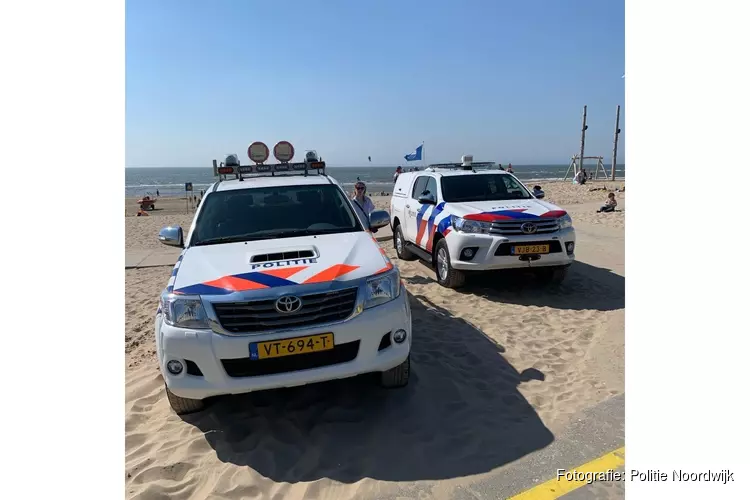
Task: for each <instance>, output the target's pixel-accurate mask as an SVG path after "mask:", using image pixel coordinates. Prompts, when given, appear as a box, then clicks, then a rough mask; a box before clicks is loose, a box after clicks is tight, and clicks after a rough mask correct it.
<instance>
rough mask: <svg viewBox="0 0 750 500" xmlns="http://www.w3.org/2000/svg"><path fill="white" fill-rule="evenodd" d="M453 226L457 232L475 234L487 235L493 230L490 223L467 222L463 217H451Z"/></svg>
mask: <svg viewBox="0 0 750 500" xmlns="http://www.w3.org/2000/svg"><path fill="white" fill-rule="evenodd" d="M451 225H452V226H453V229H455V230H456V231H461V232H462V233H475V234H487V233H489V232H490V229H491V228H492V225H491V224H490V223H489V222H481V221H478V220H466V219H464V218H463V217H458V216H456V215H451Z"/></svg>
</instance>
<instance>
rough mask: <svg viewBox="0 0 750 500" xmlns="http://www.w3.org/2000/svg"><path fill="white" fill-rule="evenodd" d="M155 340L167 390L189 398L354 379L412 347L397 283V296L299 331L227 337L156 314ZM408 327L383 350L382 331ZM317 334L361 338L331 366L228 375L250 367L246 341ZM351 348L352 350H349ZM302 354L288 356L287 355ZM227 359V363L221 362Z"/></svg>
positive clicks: (341, 340) (400, 358) (342, 341)
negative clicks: (171, 367) (175, 365)
mask: <svg viewBox="0 0 750 500" xmlns="http://www.w3.org/2000/svg"><path fill="white" fill-rule="evenodd" d="M155 327H156V343H157V356H158V359H159V368H160V369H161V372H162V375H163V376H164V380H165V381H166V383H167V386H168V387H169V389H170V390H171V391H172V392H173V393H174V394H176V395H177V396H180V397H183V398H190V399H204V398H207V397H211V396H218V395H223V394H240V393H245V392H252V391H258V390H266V389H275V388H279V387H294V386H298V385H305V384H310V383H315V382H322V381H326V380H334V379H340V378H347V377H353V376H356V375H360V374H363V373H370V372H382V371H386V370H389V369H391V368H394V367H396V366H398V365H400V364H401V363H403V362H404V361H405V360H406V358H407V357H408V355H409V351H410V349H411V335H412V331H411V309H410V307H409V300H408V295H407V293H406V289H405V288H404V286H403V285H401V293H400V295H399V296H398V298H396V299H395V300H392V301H390V302H388V303H386V304H382V305H380V306H376V307H373V308H371V309H365V310H364V311H363V312H361V313H360V314H358V315H357V316H355V317H353V318H351V319H349V320H347V321H344V322H341V323H337V324H333V325H327V326H326V325H323V326H315V327H311V328H305V329H297V330H294V331H293V332H289V331H287V332H274V333H269V334H263V333H261V334H257V335H241V336H239V335H238V336H229V335H222V334H219V333H215V332H213V331H211V330H190V329H186V328H175V327H173V326H170V325H167V324H166V323H164V322H163V321H162V317H161V314H157V316H156V325H155ZM399 329H401V330H406V333H407V338H406V340H405V341H404V342H402V343H401V344H397V343H396V342H394V341H393V339H392V337H391V338H390V340H391V341H390V345H389V346H388V347H385V348H382V344H381V341H383V337H384V335H386V334H388V333H390V334H391V335H392V334H393V332H395V331H396V330H399ZM321 333H333V337H334V343H335V345H336V346H337V348H338V347H339V346H340V345H347V346H348V347H352V346H353V345H354V344H352V343H355V342H359V345H358V349H356V353H352V357H353V359H351V360H349V361H345V362H340V363H335V364H329V365H327V366H321V367H318V368H310V369H301V370H297V371H286V372H282V373H274V374H269V375H255V376H234V377H232V376H230V375H229V374H228V372H227V368H226V367H227V366H229V365H234V366H237V365H244V366H252V365H249V363H257V362H255V361H250V351H249V345H250V343H253V342H264V341H269V340H280V339H285V338H292V337H301V336H306V335H316V334H321ZM349 351H350V352H351V349H349ZM303 356H306V355H299V356H287V357H285V358H276V359H287V358H289V359H291V358H302V357H303ZM170 360H177V361H180V362H181V363H182V364H183V366H187V364H188V363H187V362H188V361H189V362H192V363H194V365H195V366H197V368H198V369H199V370H200V373H201V375H191V374H188V373H187V370H183V371H182V373H180V374H179V375H173V374H172V373H170V372H169V371H168V370H167V369H166V364H167V362H168V361H170ZM227 360H230V361H229V363H227V364H225V363H223V361H227Z"/></svg>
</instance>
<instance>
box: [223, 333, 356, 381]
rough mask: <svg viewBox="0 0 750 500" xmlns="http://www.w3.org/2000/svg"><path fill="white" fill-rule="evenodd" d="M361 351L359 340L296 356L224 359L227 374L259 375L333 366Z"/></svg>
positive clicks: (235, 376) (354, 356) (234, 375)
mask: <svg viewBox="0 0 750 500" xmlns="http://www.w3.org/2000/svg"><path fill="white" fill-rule="evenodd" d="M358 352H359V340H356V341H354V342H347V343H346V344H339V345H337V346H336V347H334V348H333V349H330V350H328V351H320V352H311V353H309V354H298V355H296V356H282V357H280V358H269V359H256V360H251V359H250V358H249V357H248V358H240V359H222V360H221V364H222V365H223V366H224V370H226V372H227V375H229V376H230V377H233V378H237V377H259V376H262V375H274V374H276V373H287V372H295V371H299V370H311V369H313V368H321V367H323V366H331V365H336V364H339V363H346V362H347V361H352V360H353V359H354V358H356V357H357V353H358Z"/></svg>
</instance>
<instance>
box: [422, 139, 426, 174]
mask: <svg viewBox="0 0 750 500" xmlns="http://www.w3.org/2000/svg"><path fill="white" fill-rule="evenodd" d="M426 166H427V157H426V156H425V154H424V141H422V170H424V169H425V167H426Z"/></svg>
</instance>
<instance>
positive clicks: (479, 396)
mask: <svg viewBox="0 0 750 500" xmlns="http://www.w3.org/2000/svg"><path fill="white" fill-rule="evenodd" d="M409 299H410V303H411V307H412V314H413V325H414V342H413V347H412V365H411V366H412V373H411V380H410V383H409V385H408V386H407V387H405V388H403V389H392V390H385V389H381V388H380V387H379V386H378V385H377V384H376V382H375V380H373V378H372V377H370V376H363V377H358V378H355V379H348V380H339V381H334V382H327V383H323V384H316V385H310V386H305V387H297V388H291V389H279V390H274V391H266V392H258V393H252V394H247V395H241V396H232V397H222V398H217V399H216V400H215V401H214V402H213V404H211V405H210V406H209V407H208V408H207V409H206V410H205V411H203V412H201V413H198V414H195V415H188V416H186V417H184V419H185V421H186V422H188V423H190V424H192V425H195V426H196V427H198V428H199V429H200V430H201V431H202V432H203V433H204V434H205V437H206V440H207V441H208V443H209V444H210V445H211V446H212V447H213V448H214V450H215V451H216V454H217V457H218V458H219V460H222V461H224V462H231V463H233V464H236V465H240V466H248V467H251V468H252V469H254V470H256V471H257V472H258V473H260V474H262V475H263V476H266V477H268V478H270V479H272V480H274V481H277V482H290V483H293V482H298V481H315V480H317V479H320V478H330V479H333V480H336V481H340V482H344V483H352V482H355V481H358V480H360V479H362V478H365V477H369V478H374V479H378V480H386V481H418V480H429V479H446V478H453V477H461V476H466V475H470V474H478V473H484V472H488V471H491V470H493V469H495V468H496V467H499V466H502V465H504V464H507V463H509V462H513V461H515V460H518V459H519V458H521V457H523V456H525V455H527V454H528V453H530V452H532V451H535V450H538V449H540V448H543V447H545V446H547V445H548V444H549V443H551V442H552V441H553V439H554V438H553V435H552V433H551V432H550V431H549V430H548V429H547V428H546V427H545V426H544V424H543V423H542V421H541V420H540V418H539V417H538V415H537V414H536V412H535V410H534V409H533V408H532V406H531V405H530V404H529V403H528V402H527V401H526V400H525V398H524V397H523V396H522V395H521V393H520V392H519V391H518V389H517V387H518V385H519V384H520V383H522V382H525V381H528V380H532V379H536V380H544V375H543V374H542V373H541V372H539V371H538V370H534V369H527V370H524V371H523V372H522V373H519V372H518V371H517V370H516V369H515V368H514V367H513V366H511V365H510V363H508V361H506V360H505V358H504V357H503V356H502V355H501V353H502V352H504V349H503V348H502V346H500V345H498V344H496V343H495V342H494V341H492V340H490V339H489V338H488V337H486V336H485V335H484V334H483V333H482V332H481V331H479V330H477V329H476V328H474V327H473V326H471V325H469V324H468V323H466V322H465V321H463V320H461V319H458V318H455V317H453V316H452V315H451V314H450V313H449V312H447V311H446V310H444V309H441V308H440V307H438V306H436V305H434V304H432V303H430V302H429V300H427V299H426V298H424V297H421V296H420V297H414V296H411V295H410V297H409Z"/></svg>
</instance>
